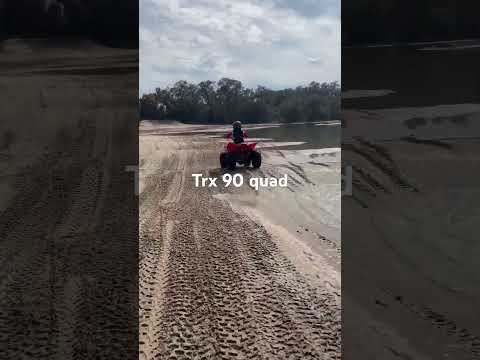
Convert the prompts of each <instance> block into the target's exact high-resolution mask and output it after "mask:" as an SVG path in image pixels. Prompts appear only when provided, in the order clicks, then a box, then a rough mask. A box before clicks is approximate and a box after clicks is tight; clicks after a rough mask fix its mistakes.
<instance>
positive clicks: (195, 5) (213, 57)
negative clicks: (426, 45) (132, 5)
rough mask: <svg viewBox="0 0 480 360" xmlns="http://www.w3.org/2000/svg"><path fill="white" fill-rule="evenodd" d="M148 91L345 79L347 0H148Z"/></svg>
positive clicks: (143, 53) (144, 11) (143, 77)
mask: <svg viewBox="0 0 480 360" xmlns="http://www.w3.org/2000/svg"><path fill="white" fill-rule="evenodd" d="M139 36H140V91H141V92H145V91H151V90H153V89H154V88H155V87H165V86H169V85H173V84H174V83H175V82H176V81H178V80H188V81H192V82H199V81H202V80H206V79H210V80H218V79H220V78H222V77H231V78H235V79H238V80H241V81H242V82H243V83H244V84H245V85H246V86H249V87H256V86H258V85H265V86H269V87H272V88H285V87H295V86H298V85H301V84H307V83H309V82H311V81H318V82H322V81H335V80H337V81H340V2H339V1H333V0H316V1H313V0H299V1H296V0H295V1H294V0H245V1H242V2H239V1H238V0H140V35H139Z"/></svg>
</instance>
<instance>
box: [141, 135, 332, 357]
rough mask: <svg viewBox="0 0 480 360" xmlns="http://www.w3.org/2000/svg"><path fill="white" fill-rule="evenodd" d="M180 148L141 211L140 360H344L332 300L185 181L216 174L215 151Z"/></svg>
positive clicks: (180, 144) (263, 237)
mask: <svg viewBox="0 0 480 360" xmlns="http://www.w3.org/2000/svg"><path fill="white" fill-rule="evenodd" d="M157 139H159V141H161V138H160V137H157ZM197 140H198V139H197ZM176 141H177V142H176V146H177V148H178V151H177V153H176V154H175V155H174V156H173V158H174V159H173V160H172V161H171V162H169V164H168V168H167V169H162V172H160V171H159V172H158V173H157V175H154V177H153V178H152V179H151V184H155V185H152V187H151V189H152V192H151V193H149V192H147V193H145V194H144V201H143V202H142V204H141V217H143V218H142V219H141V229H140V233H141V239H140V249H141V250H140V252H141V255H140V257H141V259H142V260H141V264H140V284H141V286H140V304H141V305H140V307H141V309H140V313H141V315H140V323H141V324H140V333H141V334H140V336H141V343H140V353H141V356H142V358H143V359H145V360H147V359H204V360H209V359H280V360H281V359H299V360H300V359H340V346H341V340H340V304H339V303H338V299H337V297H336V296H335V295H332V294H331V293H329V291H328V290H327V289H320V291H319V289H317V288H312V287H311V286H310V285H309V283H308V282H307V281H306V280H305V279H304V278H303V277H302V276H301V275H300V273H299V272H298V271H297V270H296V269H295V267H294V266H293V265H292V263H290V261H289V260H288V259H287V258H286V257H285V256H284V255H283V254H282V253H281V252H280V250H279V249H278V248H277V246H276V245H275V243H274V242H273V241H272V239H271V237H270V235H269V234H268V232H267V231H266V230H265V229H264V228H263V227H262V226H260V225H258V224H257V223H255V222H254V221H252V220H251V219H250V218H248V217H246V216H240V215H238V214H236V213H235V212H234V211H233V210H232V209H231V208H230V206H229V205H227V204H226V203H225V202H222V201H221V200H218V199H216V198H214V197H213V196H212V195H213V192H211V191H210V189H208V188H195V187H194V183H193V179H192V178H191V177H189V176H187V175H189V174H191V173H202V172H203V173H204V172H205V169H206V168H211V167H212V166H214V165H213V164H216V162H217V160H218V159H217V155H218V154H217V150H218V146H211V147H208V145H209V143H205V144H202V143H201V141H198V142H196V143H195V144H192V143H189V142H188V140H187V141H186V142H185V138H183V137H182V138H180V137H179V138H178V140H176ZM210 141H211V140H210ZM195 147H198V148H195ZM159 153H161V152H159ZM159 163H161V161H159ZM202 170H203V171H202ZM155 177H156V178H157V181H155ZM146 191H147V189H146Z"/></svg>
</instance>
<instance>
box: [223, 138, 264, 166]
mask: <svg viewBox="0 0 480 360" xmlns="http://www.w3.org/2000/svg"><path fill="white" fill-rule="evenodd" d="M256 146H257V143H251V144H245V143H241V144H234V143H228V144H227V146H226V151H225V152H223V153H221V154H220V166H221V167H222V169H225V168H227V169H229V170H235V167H236V166H237V163H238V164H241V165H244V166H245V167H247V166H250V164H252V166H253V167H254V168H255V169H258V168H259V167H260V165H262V154H260V153H259V152H258V151H257V150H255V147H256Z"/></svg>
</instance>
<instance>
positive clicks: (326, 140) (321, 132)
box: [246, 123, 341, 150]
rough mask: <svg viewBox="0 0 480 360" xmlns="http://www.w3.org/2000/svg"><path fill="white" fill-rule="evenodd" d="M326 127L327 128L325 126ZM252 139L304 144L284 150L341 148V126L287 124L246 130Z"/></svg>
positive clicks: (290, 146)
mask: <svg viewBox="0 0 480 360" xmlns="http://www.w3.org/2000/svg"><path fill="white" fill-rule="evenodd" d="M323 125H325V126H323ZM246 130H247V133H248V136H249V137H251V138H268V139H272V141H273V142H303V144H301V145H288V146H285V147H282V148H284V149H287V148H291V149H295V150H301V149H323V148H332V147H340V140H341V126H340V124H339V123H338V124H337V123H335V124H331V125H327V124H318V123H317V124H285V125H281V126H278V127H272V128H263V129H248V128H247V129H246Z"/></svg>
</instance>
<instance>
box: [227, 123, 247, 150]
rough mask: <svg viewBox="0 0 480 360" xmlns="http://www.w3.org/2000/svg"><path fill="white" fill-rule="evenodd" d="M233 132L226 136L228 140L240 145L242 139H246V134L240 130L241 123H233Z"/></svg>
mask: <svg viewBox="0 0 480 360" xmlns="http://www.w3.org/2000/svg"><path fill="white" fill-rule="evenodd" d="M232 126H233V130H232V131H231V132H229V133H228V134H227V138H228V139H232V140H233V142H234V143H235V144H241V143H243V141H244V138H246V137H247V133H246V132H245V131H243V130H242V123H241V122H240V121H235V122H234V123H233V124H232Z"/></svg>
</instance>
